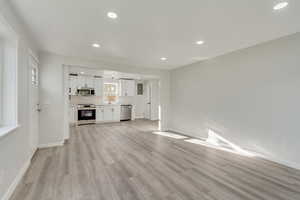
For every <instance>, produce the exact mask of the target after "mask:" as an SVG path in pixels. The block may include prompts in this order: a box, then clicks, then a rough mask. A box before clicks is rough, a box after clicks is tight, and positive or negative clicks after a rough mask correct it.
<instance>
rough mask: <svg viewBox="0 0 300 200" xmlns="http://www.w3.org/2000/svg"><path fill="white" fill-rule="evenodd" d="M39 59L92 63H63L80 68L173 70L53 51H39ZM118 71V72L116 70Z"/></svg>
mask: <svg viewBox="0 0 300 200" xmlns="http://www.w3.org/2000/svg"><path fill="white" fill-rule="evenodd" d="M38 52H39V53H38V55H39V57H41V56H42V55H43V54H46V55H47V54H48V55H53V56H57V57H64V58H67V59H70V60H78V61H84V62H88V63H91V65H80V64H78V65H77V64H70V63H63V64H64V65H69V66H79V67H94V68H97V66H99V65H103V66H107V69H111V68H114V67H125V68H132V69H136V70H138V71H139V70H149V71H152V72H154V71H156V72H164V71H170V70H171V69H166V68H158V67H157V68H155V67H144V66H138V65H129V64H123V63H118V62H111V61H106V60H103V59H94V58H87V57H83V56H70V55H63V54H58V53H55V52H51V51H45V50H42V49H39V51H38ZM116 71H118V70H116Z"/></svg>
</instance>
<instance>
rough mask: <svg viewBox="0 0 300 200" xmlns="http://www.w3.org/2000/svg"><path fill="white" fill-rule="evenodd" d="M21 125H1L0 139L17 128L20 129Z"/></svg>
mask: <svg viewBox="0 0 300 200" xmlns="http://www.w3.org/2000/svg"><path fill="white" fill-rule="evenodd" d="M19 127H20V125H14V126H4V127H0V139H2V138H4V137H5V136H7V135H8V134H9V133H11V132H13V131H15V130H16V129H18V128H19Z"/></svg>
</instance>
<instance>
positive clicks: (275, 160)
mask: <svg viewBox="0 0 300 200" xmlns="http://www.w3.org/2000/svg"><path fill="white" fill-rule="evenodd" d="M259 157H261V158H263V159H266V160H268V161H272V162H274V163H277V164H280V165H284V166H286V167H290V168H293V169H297V170H300V165H299V164H296V163H293V162H290V161H286V160H281V159H277V158H272V157H269V156H265V155H259Z"/></svg>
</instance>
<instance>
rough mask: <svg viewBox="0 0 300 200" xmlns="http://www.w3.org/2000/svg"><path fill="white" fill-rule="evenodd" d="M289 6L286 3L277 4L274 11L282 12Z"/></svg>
mask: <svg viewBox="0 0 300 200" xmlns="http://www.w3.org/2000/svg"><path fill="white" fill-rule="evenodd" d="M288 5H289V3H288V2H286V1H284V2H280V3H278V4H276V5H275V6H274V7H273V9H274V10H280V9H282V8H285V7H287V6H288Z"/></svg>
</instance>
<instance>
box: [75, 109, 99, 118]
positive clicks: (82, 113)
mask: <svg viewBox="0 0 300 200" xmlns="http://www.w3.org/2000/svg"><path fill="white" fill-rule="evenodd" d="M87 120H96V109H82V110H78V121H87Z"/></svg>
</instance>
